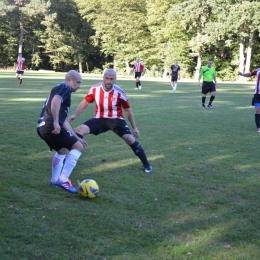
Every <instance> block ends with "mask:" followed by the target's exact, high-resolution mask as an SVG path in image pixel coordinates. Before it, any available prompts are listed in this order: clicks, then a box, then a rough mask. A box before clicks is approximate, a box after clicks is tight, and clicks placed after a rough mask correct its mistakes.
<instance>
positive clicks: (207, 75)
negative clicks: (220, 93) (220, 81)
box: [200, 66, 216, 82]
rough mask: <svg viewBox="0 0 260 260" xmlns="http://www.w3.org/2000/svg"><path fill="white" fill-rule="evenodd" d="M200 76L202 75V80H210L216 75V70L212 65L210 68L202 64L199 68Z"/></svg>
mask: <svg viewBox="0 0 260 260" xmlns="http://www.w3.org/2000/svg"><path fill="white" fill-rule="evenodd" d="M200 76H202V77H203V81H206V82H212V81H213V79H214V77H215V76H216V70H215V68H214V67H212V66H211V67H210V68H209V67H208V66H204V67H202V68H201V70H200Z"/></svg>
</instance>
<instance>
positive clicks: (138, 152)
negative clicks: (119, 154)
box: [130, 141, 150, 166]
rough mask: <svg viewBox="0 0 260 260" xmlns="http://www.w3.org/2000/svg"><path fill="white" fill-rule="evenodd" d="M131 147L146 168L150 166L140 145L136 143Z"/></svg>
mask: <svg viewBox="0 0 260 260" xmlns="http://www.w3.org/2000/svg"><path fill="white" fill-rule="evenodd" d="M130 147H131V148H132V150H133V151H134V153H135V155H136V156H138V157H139V159H140V160H141V162H142V163H143V165H144V166H148V165H150V164H149V162H148V160H147V157H146V155H145V152H144V150H143V148H142V146H141V144H140V143H138V142H137V141H135V142H134V143H133V144H132V145H130Z"/></svg>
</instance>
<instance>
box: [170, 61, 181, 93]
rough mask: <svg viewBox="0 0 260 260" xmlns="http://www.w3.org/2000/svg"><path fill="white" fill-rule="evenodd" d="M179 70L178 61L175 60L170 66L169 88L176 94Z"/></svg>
mask: <svg viewBox="0 0 260 260" xmlns="http://www.w3.org/2000/svg"><path fill="white" fill-rule="evenodd" d="M180 70H181V67H180V66H179V65H178V61H177V60H175V61H174V64H173V65H172V66H171V75H172V76H171V86H172V91H173V92H176V89H177V81H178V79H179V80H180Z"/></svg>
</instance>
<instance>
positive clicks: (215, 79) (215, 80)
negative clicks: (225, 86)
mask: <svg viewBox="0 0 260 260" xmlns="http://www.w3.org/2000/svg"><path fill="white" fill-rule="evenodd" d="M213 79H214V82H215V85H216V84H217V78H216V76H215V75H214V77H213Z"/></svg>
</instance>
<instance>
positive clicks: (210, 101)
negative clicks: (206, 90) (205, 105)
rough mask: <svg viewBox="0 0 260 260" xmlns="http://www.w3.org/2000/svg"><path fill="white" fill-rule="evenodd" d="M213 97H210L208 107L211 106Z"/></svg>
mask: <svg viewBox="0 0 260 260" xmlns="http://www.w3.org/2000/svg"><path fill="white" fill-rule="evenodd" d="M214 98H215V96H211V97H210V100H209V105H211V103H212V101H213V100H214Z"/></svg>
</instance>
